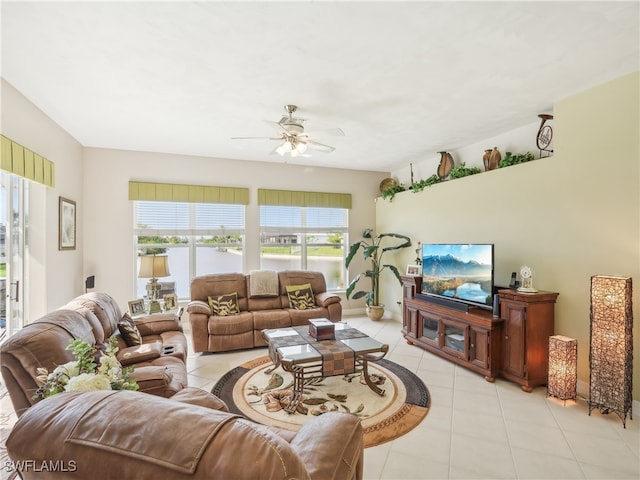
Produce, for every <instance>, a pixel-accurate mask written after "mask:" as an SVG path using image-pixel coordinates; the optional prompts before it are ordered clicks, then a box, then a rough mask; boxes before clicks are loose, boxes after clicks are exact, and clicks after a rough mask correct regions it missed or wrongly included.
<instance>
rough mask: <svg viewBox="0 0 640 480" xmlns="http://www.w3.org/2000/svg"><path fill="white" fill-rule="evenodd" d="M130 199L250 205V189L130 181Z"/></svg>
mask: <svg viewBox="0 0 640 480" xmlns="http://www.w3.org/2000/svg"><path fill="white" fill-rule="evenodd" d="M129 200H151V201H153V200H155V201H158V202H191V203H234V204H238V205H248V204H249V189H248V188H236V187H211V186H201V185H179V184H173V183H149V182H133V181H131V182H129Z"/></svg>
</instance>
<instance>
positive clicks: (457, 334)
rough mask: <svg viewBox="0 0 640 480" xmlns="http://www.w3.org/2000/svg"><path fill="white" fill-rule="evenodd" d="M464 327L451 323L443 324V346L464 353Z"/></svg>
mask: <svg viewBox="0 0 640 480" xmlns="http://www.w3.org/2000/svg"><path fill="white" fill-rule="evenodd" d="M464 334H465V331H464V328H463V327H457V326H455V325H452V324H445V325H444V348H446V349H448V350H453V351H454V352H458V353H461V354H463V353H464Z"/></svg>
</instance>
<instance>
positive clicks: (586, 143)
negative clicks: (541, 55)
mask: <svg viewBox="0 0 640 480" xmlns="http://www.w3.org/2000/svg"><path fill="white" fill-rule="evenodd" d="M639 84H640V73H638V72H636V73H634V74H631V75H627V76H625V77H622V78H620V79H617V80H614V81H612V82H608V83H606V84H604V85H601V86H599V87H597V88H594V89H591V90H588V91H586V92H583V93H580V94H578V95H575V96H572V97H570V98H567V99H564V100H562V101H559V102H557V103H556V105H555V106H554V115H555V119H554V123H553V125H554V143H555V154H554V155H553V156H552V157H550V158H544V159H539V160H535V161H533V162H530V163H525V164H522V165H514V166H511V167H507V168H503V169H499V170H495V171H491V172H484V173H481V174H478V175H474V176H471V177H466V178H462V179H457V180H451V181H447V182H445V183H441V184H437V185H434V186H433V187H430V188H427V189H425V190H424V191H423V192H420V193H413V192H403V193H400V194H398V195H397V196H396V197H395V199H394V200H393V202H392V203H390V202H388V201H383V200H380V199H379V200H378V202H377V203H376V205H377V216H376V225H377V229H378V231H390V232H397V233H403V234H405V235H409V236H411V238H412V239H413V240H414V241H422V242H425V243H426V242H444V243H485V242H486V243H494V244H495V260H496V271H495V273H496V282H497V283H498V284H500V285H506V284H508V281H509V274H510V272H512V271H519V269H520V266H521V265H523V264H527V265H530V266H532V267H533V268H534V270H535V278H534V283H535V286H536V287H537V288H538V289H541V290H550V291H556V292H559V293H560V296H559V297H558V301H557V304H556V310H555V313H556V323H555V331H556V333H557V334H561V335H567V336H569V337H572V338H575V339H577V340H578V376H579V380H580V381H581V382H583V383H588V381H589V302H590V292H589V287H590V277H591V276H592V275H597V274H621V275H625V276H630V277H632V278H633V280H634V282H635V283H636V285H635V291H634V294H633V302H634V308H633V311H634V326H635V328H634V331H635V338H634V348H635V350H636V352H638V351H640V350H639V348H640V334H639V333H638V332H639V329H638V323H639V320H638V319H639V317H640V315H639V313H638V312H639V307H640V300H639V299H640V295H639V292H640V285H638V281H639V280H640V161H639V160H640V146H639V145H640V138H639V137H640V120H639V118H638V106H639V105H640V98H639V97H640V93H639V92H640V90H639V88H638V86H639ZM536 130H537V127H535V128H533V129H532V135H534V137H533V138H534V139H535V131H536ZM489 145H491V143H489ZM502 145H503V144H502V143H498V144H497V146H498V148H499V149H500V150H501V151H502V152H504V151H506V149H504V148H502ZM481 152H482V150H481V149H478V154H477V155H478V156H479V157H481V156H482V155H481ZM427 176H428V175H427ZM423 178H424V177H423ZM419 179H420V178H416V180H419ZM413 253H414V252H412V251H411V252H409V251H406V252H402V253H401V254H400V255H398V256H396V262H397V264H398V265H404V264H406V263H413V261H412V260H413V258H414V257H415V255H414V254H413ZM389 282H390V281H389V280H388V279H387V280H386V282H385V284H384V287H385V296H386V298H385V303H386V304H387V305H392V306H394V307H395V306H396V302H397V301H398V300H400V298H401V294H402V292H401V289H400V288H399V287H398V286H397V285H396V284H393V283H389ZM394 315H395V316H396V317H400V310H399V308H396V310H395V312H394ZM633 366H634V374H633V387H634V390H633V397H634V398H635V399H636V400H638V399H639V398H640V381H639V378H640V355H638V354H636V355H635V357H634V361H633Z"/></svg>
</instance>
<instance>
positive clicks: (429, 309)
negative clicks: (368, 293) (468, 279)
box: [402, 275, 503, 382]
mask: <svg viewBox="0 0 640 480" xmlns="http://www.w3.org/2000/svg"><path fill="white" fill-rule="evenodd" d="M402 280H403V289H404V292H403V297H404V302H403V303H404V305H403V324H402V334H403V335H404V337H405V339H406V340H407V343H409V344H411V345H417V346H418V347H421V348H423V349H425V350H428V351H430V352H432V353H434V354H436V355H438V356H440V357H443V358H446V359H447V360H450V361H452V362H455V363H457V364H459V365H462V366H464V367H466V368H468V369H470V370H473V371H474V372H477V373H480V374H482V375H484V376H485V379H486V380H487V381H489V382H493V381H494V380H495V378H496V376H497V374H498V373H499V371H500V347H501V342H502V323H503V321H502V319H500V318H495V317H493V314H492V312H490V311H488V310H483V309H481V308H477V307H470V309H469V312H468V313H467V312H463V311H459V310H455V309H451V308H448V307H446V306H442V305H437V304H434V303H431V302H428V301H424V300H421V299H419V298H417V297H416V293H420V291H421V287H422V277H413V276H408V275H407V276H402Z"/></svg>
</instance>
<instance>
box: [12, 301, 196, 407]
mask: <svg viewBox="0 0 640 480" xmlns="http://www.w3.org/2000/svg"><path fill="white" fill-rule="evenodd" d="M120 318H121V313H120V309H119V307H118V305H117V304H116V302H115V300H114V299H113V298H112V297H110V296H109V295H107V294H106V293H98V292H93V293H89V294H86V295H82V296H80V297H77V298H75V299H74V300H72V301H71V302H69V303H68V304H67V305H65V306H64V307H62V308H61V309H58V310H55V311H53V312H50V313H48V314H46V315H44V316H43V317H41V318H39V319H38V320H36V321H34V322H33V323H31V324H29V325H27V326H25V327H24V328H23V329H22V330H20V331H19V332H17V333H16V334H15V335H13V336H12V337H11V338H10V339H8V340H7V341H6V342H4V343H3V344H2V345H1V346H0V362H1V363H2V377H3V379H4V381H5V383H6V385H7V390H8V391H9V395H10V397H11V402H12V403H13V407H14V409H15V412H16V415H18V416H20V415H21V414H22V413H23V412H24V411H25V410H26V409H27V408H29V407H30V406H31V405H33V404H34V403H36V402H37V401H38V400H36V399H34V398H33V396H34V395H35V393H36V390H37V389H38V386H39V384H38V381H37V380H36V377H37V375H38V372H37V369H38V368H45V369H47V370H48V371H49V372H51V371H53V369H54V368H55V367H56V366H58V365H62V364H64V363H67V362H70V361H72V360H75V357H74V355H73V353H72V352H71V351H69V350H67V347H68V345H69V343H70V342H71V341H72V340H75V339H81V340H85V341H87V342H89V343H90V344H92V345H104V344H105V343H106V342H108V339H109V337H110V336H111V335H116V338H117V339H118V346H119V348H120V350H119V351H118V353H117V357H118V359H119V360H120V362H121V363H122V364H123V365H124V366H135V371H134V373H133V375H132V377H131V378H132V379H134V380H136V381H137V382H138V385H139V387H140V390H141V391H144V392H147V393H153V394H155V395H160V396H164V397H170V396H172V395H174V394H175V393H177V392H179V391H180V390H182V389H183V388H184V387H186V386H187V368H186V364H185V358H186V351H187V341H186V337H185V336H184V333H183V332H182V327H181V326H180V324H179V322H178V319H177V317H176V316H175V315H173V314H158V315H150V316H145V317H141V318H139V319H138V318H136V319H135V321H136V324H137V326H138V329H139V331H140V334H141V336H142V342H143V345H141V346H139V347H127V345H126V343H125V341H124V340H123V339H122V337H121V335H120V333H119V331H118V320H120ZM165 347H169V348H165Z"/></svg>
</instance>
